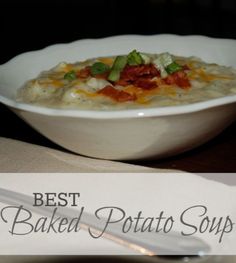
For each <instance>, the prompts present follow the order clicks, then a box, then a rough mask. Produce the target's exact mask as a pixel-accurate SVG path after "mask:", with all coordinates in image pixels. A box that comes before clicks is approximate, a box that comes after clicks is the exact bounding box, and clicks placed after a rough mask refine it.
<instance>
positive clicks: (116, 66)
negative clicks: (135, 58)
mask: <svg viewBox="0 0 236 263" xmlns="http://www.w3.org/2000/svg"><path fill="white" fill-rule="evenodd" d="M126 64H127V56H118V57H116V59H115V61H114V63H113V65H112V68H111V72H110V74H109V76H108V80H110V81H113V82H114V81H117V80H119V78H120V73H121V71H122V70H123V69H124V67H125V66H126Z"/></svg>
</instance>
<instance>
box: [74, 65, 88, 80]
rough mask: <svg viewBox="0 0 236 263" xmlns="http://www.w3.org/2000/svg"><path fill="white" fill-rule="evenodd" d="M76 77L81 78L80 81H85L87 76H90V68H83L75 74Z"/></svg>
mask: <svg viewBox="0 0 236 263" xmlns="http://www.w3.org/2000/svg"><path fill="white" fill-rule="evenodd" d="M76 75H77V77H78V78H81V79H86V78H88V77H89V76H91V71H90V67H89V66H87V67H85V68H82V69H81V70H79V71H78V72H77V73H76Z"/></svg>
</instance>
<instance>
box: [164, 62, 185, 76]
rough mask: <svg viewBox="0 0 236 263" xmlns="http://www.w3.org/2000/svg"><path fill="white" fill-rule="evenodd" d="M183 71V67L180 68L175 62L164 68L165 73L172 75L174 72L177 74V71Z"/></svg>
mask: <svg viewBox="0 0 236 263" xmlns="http://www.w3.org/2000/svg"><path fill="white" fill-rule="evenodd" d="M182 69H183V67H182V66H180V65H179V64H178V63H176V62H173V63H171V64H170V65H168V66H167V67H166V71H167V73H168V74H173V73H175V72H177V71H180V70H182Z"/></svg>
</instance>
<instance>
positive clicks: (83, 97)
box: [17, 50, 236, 110]
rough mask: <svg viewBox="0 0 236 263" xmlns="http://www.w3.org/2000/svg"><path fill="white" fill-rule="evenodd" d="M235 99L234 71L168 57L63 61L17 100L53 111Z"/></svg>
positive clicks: (24, 89) (137, 55)
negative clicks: (231, 96)
mask: <svg viewBox="0 0 236 263" xmlns="http://www.w3.org/2000/svg"><path fill="white" fill-rule="evenodd" d="M233 94H236V70H235V69H233V68H230V67H225V66H219V65H217V64H207V63H205V62H203V61H202V60H200V59H198V58H195V57H189V58H186V57H177V56H174V55H171V54H169V53H162V54H146V53H141V52H137V51H136V50H133V51H132V52H130V53H129V54H127V55H122V56H116V57H101V58H95V59H89V60H86V61H83V62H77V63H74V64H71V63H65V62H62V63H60V64H59V65H57V66H56V67H54V68H52V69H50V70H48V71H44V72H42V73H41V74H40V75H39V76H38V77H37V78H35V79H33V80H30V81H28V82H27V83H26V84H25V85H24V87H22V88H21V89H20V90H19V92H18V96H17V100H18V101H23V102H26V103H32V104H35V105H41V106H45V107H51V108H69V109H94V110H116V109H131V108H145V107H163V106H174V105H181V104H190V103H194V102H200V101H206V100H210V99H214V98H219V97H223V96H227V95H233Z"/></svg>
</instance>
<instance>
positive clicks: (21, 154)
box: [0, 138, 236, 254]
mask: <svg viewBox="0 0 236 263" xmlns="http://www.w3.org/2000/svg"><path fill="white" fill-rule="evenodd" d="M0 172H1V173H3V174H2V175H0V177H1V178H0V180H1V185H0V187H1V188H6V189H10V190H13V191H17V192H21V193H24V194H27V195H32V193H33V192H44V193H46V192H51V191H54V192H58V191H59V190H60V191H62V192H63V191H67V189H70V192H71V193H73V192H76V191H80V193H81V199H80V200H81V204H80V203H79V204H80V205H82V204H83V205H85V208H86V211H88V212H89V213H91V214H94V211H96V209H97V208H100V207H103V206H110V205H112V206H113V205H114V206H116V207H121V208H122V209H124V210H125V211H126V212H127V215H126V217H127V218H128V215H130V216H131V218H133V219H135V218H136V217H137V212H138V211H142V212H143V216H144V218H147V220H149V221H150V216H151V217H153V218H154V219H155V218H156V217H158V216H159V214H160V212H161V211H164V216H165V217H166V218H168V217H173V220H174V222H175V223H174V225H173V226H174V227H173V230H175V231H177V232H178V233H179V234H180V233H181V231H183V233H186V234H193V233H192V232H194V231H195V230H196V236H197V237H200V238H203V239H204V240H206V242H207V243H208V244H209V245H210V246H211V247H212V248H214V249H213V251H215V252H217V251H219V252H220V253H221V254H230V253H232V254H235V253H236V249H235V242H236V232H235V231H236V225H235V223H236V204H235V201H236V187H235V186H229V185H225V184H222V183H219V182H214V181H212V180H208V179H206V178H203V177H201V176H198V175H195V174H189V173H176V171H173V170H163V169H152V168H147V167H142V166H138V165H130V164H126V163H121V162H113V161H107V160H97V159H92V158H88V157H83V156H79V155H75V154H71V153H65V152H61V151H58V150H53V149H49V148H47V147H41V146H36V145H31V144H28V143H24V142H19V141H14V140H11V139H6V138H0ZM87 172H92V173H91V174H90V175H89V176H88V175H87V174H86V173H87ZM179 172H180V171H179ZM4 173H5V174H4ZM6 173H7V174H6ZM8 173H25V174H8ZM27 173H50V175H48V174H27ZM51 173H52V174H51ZM54 173H55V174H54ZM56 173H71V174H67V175H64V174H56ZM72 173H76V174H72ZM77 173H80V174H77ZM83 173H84V174H83ZM95 173H96V174H95ZM97 173H104V174H97ZM111 173H113V174H111ZM120 173H122V174H120ZM58 189H59V190H58ZM1 207H4V204H3V203H2V204H1V202H0V209H1ZM204 207H205V208H206V209H207V211H205V212H206V213H205V214H204ZM190 208H191V209H190ZM186 209H187V210H186ZM185 210H186V211H187V213H186V212H185V213H184V211H185ZM182 212H183V213H184V216H185V217H184V221H183V222H181V214H182ZM228 217H229V218H228ZM185 220H186V221H185ZM229 221H230V222H229ZM226 223H227V224H229V223H231V224H230V226H228V227H227V225H225V224H226ZM188 224H191V225H188ZM8 227H9V226H8ZM222 229H224V230H225V233H223V232H222V231H223V230H222ZM201 231H203V232H204V233H202V232H201ZM0 233H1V237H0V254H1V250H2V251H3V250H4V251H9V252H12V253H19V251H21V252H22V251H23V252H24V249H25V251H28V247H27V246H30V248H31V251H34V253H36V252H38V251H39V250H38V249H39V247H38V246H39V245H40V248H41V251H44V252H45V251H47V252H48V253H49V254H58V253H61V254H63V253H69V254H70V253H71V254H75V253H77V251H78V250H79V251H80V252H81V253H82V254H83V253H84V254H90V252H91V251H90V250H91V249H92V251H93V252H92V254H93V253H95V254H106V253H108V254H116V253H118V254H126V253H129V252H128V251H127V250H128V249H127V248H126V249H125V248H123V249H121V248H120V247H119V246H118V245H116V244H111V242H110V241H107V240H106V241H104V240H102V241H99V242H98V241H97V240H96V239H92V238H91V237H90V236H89V235H88V233H87V232H81V233H80V234H79V235H78V236H77V237H76V238H78V239H76V240H77V241H76V242H75V239H74V238H75V236H74V235H66V236H60V235H56V236H55V235H48V236H46V238H47V239H46V240H45V235H44V234H41V235H40V234H39V235H33V236H29V237H28V238H27V239H26V238H25V237H24V236H23V237H21V236H19V237H17V238H14V239H11V238H9V233H8V232H7V226H6V225H5V223H4V224H3V222H2V223H1V222H0ZM222 233H223V234H224V236H223V242H222V243H220V237H221V235H222ZM23 238H24V242H23V241H22V240H23ZM1 242H2V243H1ZM12 244H14V245H12ZM26 244H27V246H26ZM107 251H108V252H107ZM109 251H110V253H109ZM79 254H80V253H79Z"/></svg>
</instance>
